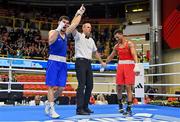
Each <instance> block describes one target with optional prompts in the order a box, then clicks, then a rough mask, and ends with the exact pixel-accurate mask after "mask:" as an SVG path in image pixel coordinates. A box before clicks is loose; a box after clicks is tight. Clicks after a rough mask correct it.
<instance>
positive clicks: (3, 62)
mask: <svg viewBox="0 0 180 122" xmlns="http://www.w3.org/2000/svg"><path fill="white" fill-rule="evenodd" d="M10 62H12V63H10ZM10 64H12V67H22V68H46V65H47V61H42V60H29V59H17V58H16V59H13V58H0V66H7V67H8V66H10ZM143 64H144V68H145V69H148V68H149V63H143ZM116 66H117V64H108V65H107V67H106V68H105V70H110V71H111V70H116ZM67 68H68V70H74V69H75V65H74V63H73V62H67ZM100 68H101V65H100V64H92V69H93V70H100Z"/></svg>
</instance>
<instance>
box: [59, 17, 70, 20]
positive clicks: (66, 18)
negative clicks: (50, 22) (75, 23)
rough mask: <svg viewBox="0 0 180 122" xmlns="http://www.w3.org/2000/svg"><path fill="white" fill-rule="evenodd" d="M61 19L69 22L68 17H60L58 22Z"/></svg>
mask: <svg viewBox="0 0 180 122" xmlns="http://www.w3.org/2000/svg"><path fill="white" fill-rule="evenodd" d="M63 19H65V20H68V21H70V19H69V17H68V16H61V17H59V21H61V20H63Z"/></svg>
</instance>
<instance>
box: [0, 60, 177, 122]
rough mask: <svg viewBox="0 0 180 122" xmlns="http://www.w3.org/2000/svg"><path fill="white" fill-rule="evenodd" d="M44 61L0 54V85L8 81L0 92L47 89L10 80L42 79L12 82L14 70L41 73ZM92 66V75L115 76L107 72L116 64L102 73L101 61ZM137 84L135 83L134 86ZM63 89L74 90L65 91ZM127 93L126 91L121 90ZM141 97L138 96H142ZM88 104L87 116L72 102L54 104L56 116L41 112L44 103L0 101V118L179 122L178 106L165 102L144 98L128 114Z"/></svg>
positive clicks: (38, 91)
mask: <svg viewBox="0 0 180 122" xmlns="http://www.w3.org/2000/svg"><path fill="white" fill-rule="evenodd" d="M179 64H180V62H172V63H164V64H154V65H147V64H145V65H144V66H145V67H146V68H147V69H146V68H145V70H148V68H149V67H157V66H167V65H179ZM45 65H46V61H39V60H28V59H14V58H13V59H12V58H0V66H1V67H2V68H0V71H1V72H0V73H7V74H8V81H6V82H4V81H1V82H0V85H2V84H7V86H8V87H7V89H0V93H3V92H8V93H11V92H18V93H21V92H34V93H36V92H37V93H47V91H46V90H22V89H21V90H20V89H13V88H12V85H13V84H22V85H23V84H41V85H43V84H44V82H29V81H28V82H14V74H26V73H27V74H44V73H45V70H44V68H45V67H44V66H45ZM92 68H93V70H95V71H96V72H95V73H93V75H94V77H97V76H98V77H114V76H115V73H114V72H113V73H112V72H110V71H111V70H115V69H116V65H111V64H110V65H108V66H107V69H106V70H108V71H106V72H104V73H99V69H100V65H98V64H93V65H92ZM68 69H69V70H73V69H74V64H73V63H68ZM68 74H71V75H75V72H73V71H70V72H68ZM179 74H180V72H176V73H161V74H143V77H144V78H145V79H147V78H148V77H151V76H168V75H179ZM67 84H76V85H77V82H67ZM94 85H98V86H100V85H111V86H112V85H115V83H114V82H112V81H111V82H109V83H107V82H94ZM144 86H162V87H164V86H167V87H170V86H180V84H160V83H157V84H150V83H146V82H145V83H144V84H143V87H142V89H144ZM135 87H137V88H138V86H135ZM63 93H75V91H64V92H63ZM93 93H101V94H116V93H112V92H111V91H105V92H103V91H93ZM123 94H126V93H123ZM143 95H144V96H146V95H155V96H177V97H179V96H180V95H177V94H163V93H144V94H143ZM142 99H143V98H141V100H142ZM90 108H91V109H92V110H94V113H93V114H91V115H88V116H84V115H83V116H82V115H76V114H75V113H76V112H75V110H76V106H75V105H56V111H57V112H58V113H59V114H60V118H59V119H55V120H53V119H51V118H49V117H48V116H46V115H45V113H44V106H29V105H27V104H16V105H3V104H0V121H47V122H51V121H57V122H119V121H124V122H126V121H135V122H136V121H138V122H139V121H140V122H141V121H142V122H158V121H163V122H172V121H173V122H179V121H180V110H179V108H175V107H166V106H157V105H149V104H144V103H143V100H142V101H141V104H135V105H133V107H132V111H133V115H132V116H131V117H127V116H124V115H122V114H120V113H119V112H118V106H117V105H114V104H111V105H90Z"/></svg>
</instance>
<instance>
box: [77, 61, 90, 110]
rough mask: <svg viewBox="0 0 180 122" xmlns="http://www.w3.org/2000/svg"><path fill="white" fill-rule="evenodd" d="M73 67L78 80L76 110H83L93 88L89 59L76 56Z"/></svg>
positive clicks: (86, 106)
mask: <svg viewBox="0 0 180 122" xmlns="http://www.w3.org/2000/svg"><path fill="white" fill-rule="evenodd" d="M75 69H76V76H77V80H78V88H77V94H76V96H77V110H85V109H87V108H88V103H89V99H90V96H91V92H92V89H93V73H92V68H91V60H88V59H85V58H76V63H75Z"/></svg>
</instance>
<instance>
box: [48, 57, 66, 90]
mask: <svg viewBox="0 0 180 122" xmlns="http://www.w3.org/2000/svg"><path fill="white" fill-rule="evenodd" d="M66 80H67V64H66V63H65V62H59V61H53V60H48V63H47V69H46V85H48V86H60V87H65V86H66Z"/></svg>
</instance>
